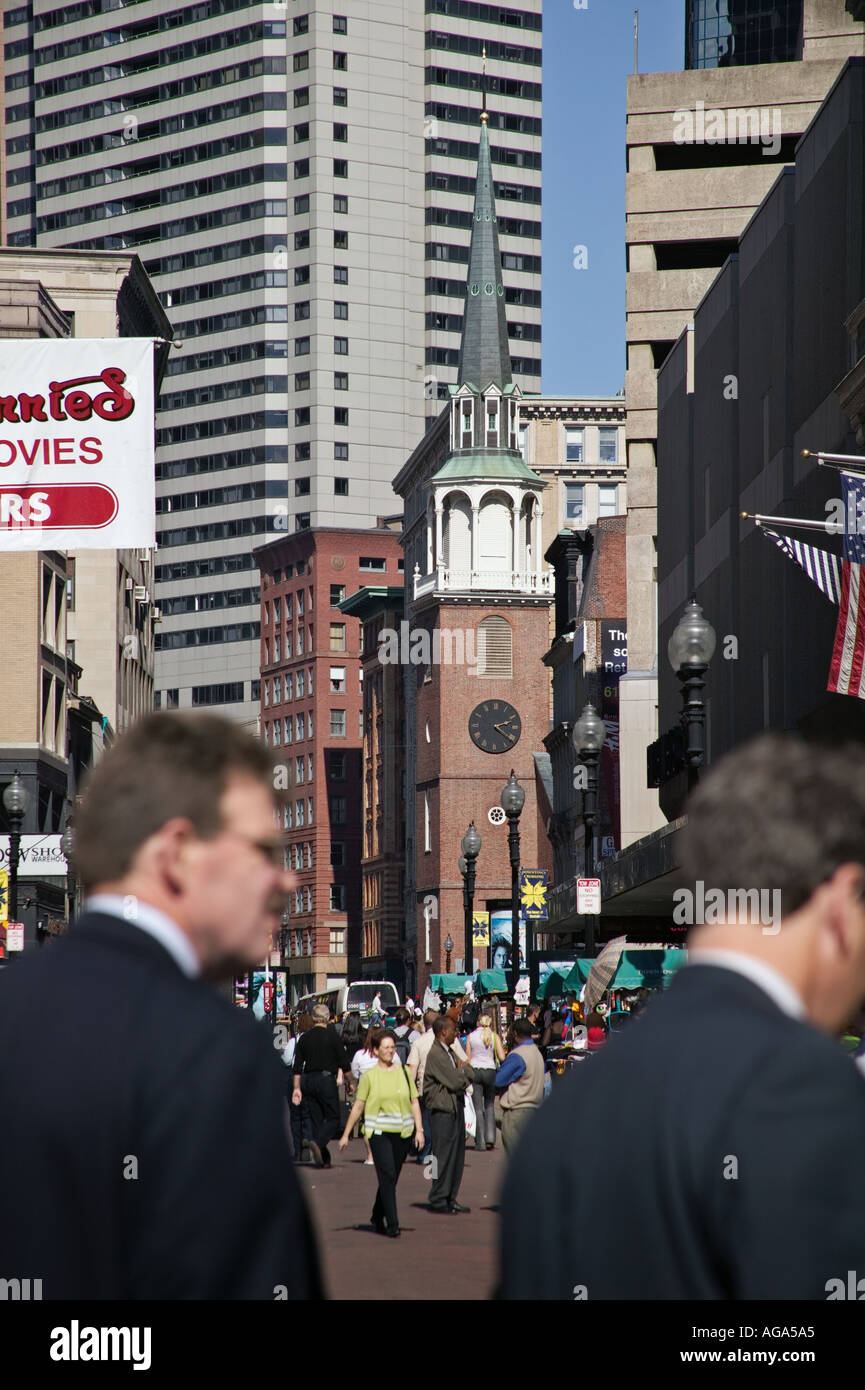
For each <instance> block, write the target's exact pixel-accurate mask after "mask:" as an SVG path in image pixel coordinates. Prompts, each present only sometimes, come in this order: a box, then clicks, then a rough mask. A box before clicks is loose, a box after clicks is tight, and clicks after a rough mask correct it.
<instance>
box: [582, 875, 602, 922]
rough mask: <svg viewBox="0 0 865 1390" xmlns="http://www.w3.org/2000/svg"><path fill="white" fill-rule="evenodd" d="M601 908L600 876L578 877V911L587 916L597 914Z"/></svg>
mask: <svg viewBox="0 0 865 1390" xmlns="http://www.w3.org/2000/svg"><path fill="white" fill-rule="evenodd" d="M600 910H601V880H600V879H599V878H578V879H577V912H580V913H583V914H585V915H586V916H596V915H597V914H598V913H599V912H600Z"/></svg>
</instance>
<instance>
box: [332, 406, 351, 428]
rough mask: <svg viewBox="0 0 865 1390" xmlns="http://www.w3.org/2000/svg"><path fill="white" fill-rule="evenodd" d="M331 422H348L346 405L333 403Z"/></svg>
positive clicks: (337, 423) (336, 423)
mask: <svg viewBox="0 0 865 1390" xmlns="http://www.w3.org/2000/svg"><path fill="white" fill-rule="evenodd" d="M333 423H334V424H335V425H347V424H348V406H345V405H335V406H334V407H333Z"/></svg>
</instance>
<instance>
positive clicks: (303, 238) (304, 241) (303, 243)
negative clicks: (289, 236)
mask: <svg viewBox="0 0 865 1390" xmlns="http://www.w3.org/2000/svg"><path fill="white" fill-rule="evenodd" d="M294 249H295V251H308V250H309V232H308V231H302V232H295V234H294Z"/></svg>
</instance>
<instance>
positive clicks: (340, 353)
mask: <svg viewBox="0 0 865 1390" xmlns="http://www.w3.org/2000/svg"><path fill="white" fill-rule="evenodd" d="M333 350H334V352H335V354H336V356H337V357H348V338H334V340H333Z"/></svg>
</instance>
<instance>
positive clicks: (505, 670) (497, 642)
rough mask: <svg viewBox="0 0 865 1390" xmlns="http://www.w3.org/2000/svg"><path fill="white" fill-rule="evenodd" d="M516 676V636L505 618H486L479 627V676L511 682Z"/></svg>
mask: <svg viewBox="0 0 865 1390" xmlns="http://www.w3.org/2000/svg"><path fill="white" fill-rule="evenodd" d="M513 674H514V635H513V632H512V631H511V625H510V623H509V622H508V621H507V620H506V619H505V618H499V617H493V618H484V620H483V622H482V623H480V624H479V626H478V675H479V676H486V677H487V678H488V679H489V680H503V679H504V680H509V679H510V678H511V676H513Z"/></svg>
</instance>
